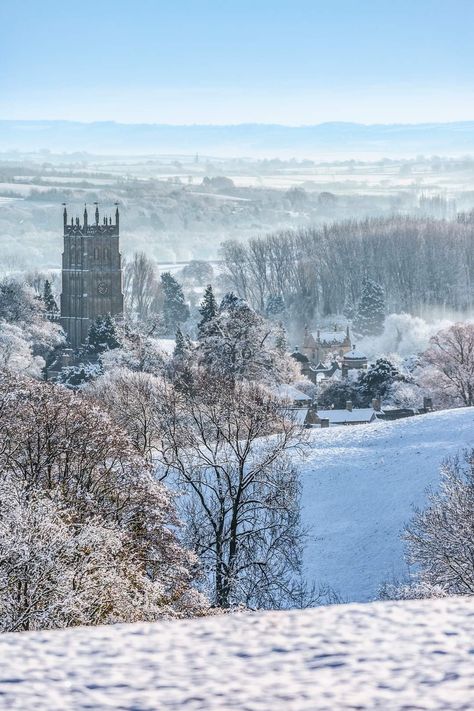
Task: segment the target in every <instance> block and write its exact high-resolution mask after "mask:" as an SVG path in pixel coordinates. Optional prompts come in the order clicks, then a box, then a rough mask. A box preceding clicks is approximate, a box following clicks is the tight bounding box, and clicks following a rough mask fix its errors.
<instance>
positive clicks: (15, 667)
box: [0, 598, 474, 711]
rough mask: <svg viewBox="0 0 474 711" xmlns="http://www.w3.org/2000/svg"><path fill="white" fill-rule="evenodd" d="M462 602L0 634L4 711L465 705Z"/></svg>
mask: <svg viewBox="0 0 474 711" xmlns="http://www.w3.org/2000/svg"><path fill="white" fill-rule="evenodd" d="M473 639H474V605H473V602H472V600H471V599H468V598H445V599H443V600H430V601H426V600H423V601H411V602H403V603H400V602H398V603H387V602H385V603H372V604H368V605H341V606H338V605H335V606H332V607H326V608H317V609H312V610H305V611H291V612H265V613H255V614H238V615H228V616H217V617H211V618H207V619H199V620H192V621H179V622H176V621H175V622H168V623H157V624H153V625H145V624H135V625H118V626H109V627H95V628H76V629H68V630H61V631H49V632H26V633H23V634H6V635H2V636H0V657H1V659H2V665H1V667H0V698H1V700H0V705H1V707H2V708H9V709H21V710H22V711H29V710H30V709H31V710H33V709H34V710H35V711H43V710H45V709H48V711H59V710H61V711H68V710H70V709H74V710H75V711H81V710H82V709H84V710H85V709H97V710H101V709H133V710H134V711H152V710H154V709H160V711H170V710H171V709H173V710H177V709H187V710H188V711H217V710H219V711H222V710H223V709H225V710H226V711H230V710H231V709H239V710H242V709H246V710H247V711H267V709H275V710H276V711H319V710H323V709H324V710H327V711H334V709H343V708H344V709H348V708H358V709H367V708H370V709H383V710H384V711H386V710H387V709H390V711H396V710H397V709H407V708H417V709H439V710H440V711H441V709H442V710H443V711H448V710H449V709H468V708H472V699H473V698H474V674H473V670H474V656H473V653H474V649H473V643H472V640H473Z"/></svg>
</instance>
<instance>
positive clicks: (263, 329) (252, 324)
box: [198, 293, 293, 384]
mask: <svg viewBox="0 0 474 711" xmlns="http://www.w3.org/2000/svg"><path fill="white" fill-rule="evenodd" d="M280 336H281V329H280V328H279V327H276V326H275V324H274V323H272V322H270V321H267V320H266V319H265V318H263V316H261V315H260V314H257V313H256V312H255V311H254V310H253V309H251V308H250V307H249V306H248V304H247V303H246V302H245V301H244V300H243V299H239V298H238V297H237V296H235V294H233V293H229V294H226V295H225V296H224V298H223V299H222V302H221V304H220V306H219V308H218V311H217V314H216V315H215V317H214V318H213V319H211V320H209V321H208V322H207V324H206V325H205V327H204V328H203V329H202V336H201V339H200V343H199V347H198V353H199V360H200V364H201V366H202V367H204V368H205V369H206V370H207V371H208V372H209V373H210V374H214V375H215V376H216V377H219V378H227V379H228V381H229V382H230V383H232V382H235V381H237V380H243V379H246V380H254V381H260V382H265V381H267V382H271V383H272V384H273V383H275V381H277V382H278V381H279V382H281V381H282V380H284V379H285V377H286V376H287V373H288V372H289V370H291V367H292V365H293V364H291V367H290V365H289V362H290V358H289V356H287V355H286V354H285V353H282V352H281V349H280V350H278V348H277V347H276V345H277V343H276V341H277V339H278V338H279V337H280Z"/></svg>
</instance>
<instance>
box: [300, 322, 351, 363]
mask: <svg viewBox="0 0 474 711" xmlns="http://www.w3.org/2000/svg"><path fill="white" fill-rule="evenodd" d="M351 348H352V343H351V337H350V333H349V326H347V327H346V328H345V329H341V328H339V327H338V326H337V324H334V328H333V329H329V330H321V329H319V328H318V329H316V331H310V330H309V328H308V327H307V326H306V327H305V331H304V338H303V346H302V349H301V351H302V353H303V355H305V356H306V357H307V358H308V360H309V361H310V362H311V363H312V364H313V365H316V364H318V363H325V362H326V361H327V360H328V359H331V360H332V359H334V357H340V358H342V356H343V355H344V354H345V353H347V352H348V351H350V350H351Z"/></svg>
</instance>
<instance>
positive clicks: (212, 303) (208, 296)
mask: <svg viewBox="0 0 474 711" xmlns="http://www.w3.org/2000/svg"><path fill="white" fill-rule="evenodd" d="M199 313H200V314H201V320H200V321H199V323H198V339H201V338H202V337H203V336H204V335H205V331H206V328H207V326H208V324H209V322H211V321H212V320H213V319H214V318H215V317H216V315H217V301H216V298H215V296H214V292H213V290H212V286H211V285H210V284H209V285H208V286H207V287H206V291H205V292H204V297H203V300H202V303H201V305H200V307H199Z"/></svg>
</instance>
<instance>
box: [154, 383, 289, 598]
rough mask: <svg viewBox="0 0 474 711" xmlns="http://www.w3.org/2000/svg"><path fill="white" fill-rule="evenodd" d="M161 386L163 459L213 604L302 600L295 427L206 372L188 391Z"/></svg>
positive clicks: (246, 389) (261, 394) (265, 402)
mask: <svg viewBox="0 0 474 711" xmlns="http://www.w3.org/2000/svg"><path fill="white" fill-rule="evenodd" d="M165 387H166V392H165V393H164V396H163V409H162V437H163V443H162V451H161V453H160V456H159V460H160V464H161V468H162V469H163V472H164V474H167V476H169V477H171V478H172V479H173V480H174V481H175V482H176V485H177V486H178V487H180V488H181V490H182V492H183V498H182V511H183V518H184V520H185V522H186V529H187V541H188V542H189V544H190V545H192V546H193V547H194V549H195V551H196V553H197V554H198V555H199V557H200V558H201V561H202V563H203V566H204V569H205V571H206V572H207V574H208V577H209V581H210V585H211V588H212V598H213V600H214V602H215V603H216V604H217V605H218V606H221V607H229V606H231V605H233V604H238V603H244V604H245V605H250V606H257V607H282V606H285V605H290V604H294V603H295V600H296V599H297V598H298V602H300V601H301V586H300V585H299V583H298V576H299V573H300V565H301V552H302V551H301V546H302V532H301V529H300V526H299V510H300V507H299V497H300V484H299V479H298V475H297V471H296V469H295V466H294V463H293V460H292V458H291V456H290V454H291V453H292V452H293V453H294V452H295V450H297V449H298V448H299V447H300V446H301V444H302V438H303V434H302V430H301V428H300V427H299V426H298V425H297V424H296V423H295V422H294V421H293V419H292V418H291V416H290V415H289V413H288V411H287V410H286V411H285V409H284V408H282V406H281V403H279V402H277V401H276V400H275V399H273V398H272V397H271V396H270V395H269V394H268V393H266V392H265V391H263V390H262V389H260V388H258V387H256V386H255V385H249V384H246V383H236V384H235V386H234V387H233V388H229V385H228V382H227V381H226V380H224V381H219V380H218V379H217V378H214V377H213V378H210V377H206V376H202V380H201V382H200V383H199V384H197V383H195V391H194V393H193V395H189V394H188V393H186V392H183V391H177V390H175V389H173V388H172V387H171V386H169V385H166V386H165Z"/></svg>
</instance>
